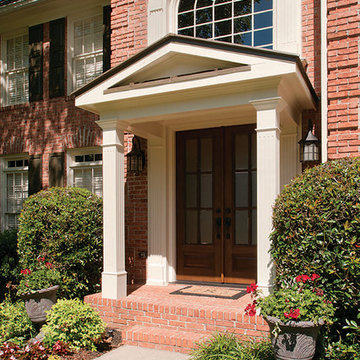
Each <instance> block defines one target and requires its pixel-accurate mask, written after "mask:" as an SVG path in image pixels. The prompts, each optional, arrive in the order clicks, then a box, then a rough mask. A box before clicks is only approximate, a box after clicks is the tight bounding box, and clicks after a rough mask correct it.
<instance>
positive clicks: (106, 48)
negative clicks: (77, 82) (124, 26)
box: [103, 5, 111, 72]
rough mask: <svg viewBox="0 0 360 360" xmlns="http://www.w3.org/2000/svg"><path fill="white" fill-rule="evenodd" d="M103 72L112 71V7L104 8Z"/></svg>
mask: <svg viewBox="0 0 360 360" xmlns="http://www.w3.org/2000/svg"><path fill="white" fill-rule="evenodd" d="M103 24H104V35H103V71H104V72H105V71H106V70H109V69H110V66H111V63H110V61H111V6H110V5H108V6H104V7H103Z"/></svg>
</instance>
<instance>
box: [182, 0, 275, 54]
mask: <svg viewBox="0 0 360 360" xmlns="http://www.w3.org/2000/svg"><path fill="white" fill-rule="evenodd" d="M178 33H179V34H181V35H187V36H194V37H198V38H203V39H214V40H219V41H225V42H230V43H235V44H242V45H249V46H256V47H264V48H269V49H272V48H273V0H180V3H179V9H178Z"/></svg>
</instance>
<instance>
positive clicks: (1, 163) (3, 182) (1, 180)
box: [0, 154, 29, 230]
mask: <svg viewBox="0 0 360 360" xmlns="http://www.w3.org/2000/svg"><path fill="white" fill-rule="evenodd" d="M17 160H28V161H29V155H28V154H17V155H7V156H3V157H2V158H1V159H0V186H1V203H0V205H1V214H0V220H1V230H5V229H6V228H8V225H7V219H6V218H7V216H6V215H7V213H8V211H7V195H8V194H7V175H8V174H9V173H25V172H27V173H28V175H29V166H22V167H14V168H9V167H8V161H17ZM28 181H29V176H28Z"/></svg>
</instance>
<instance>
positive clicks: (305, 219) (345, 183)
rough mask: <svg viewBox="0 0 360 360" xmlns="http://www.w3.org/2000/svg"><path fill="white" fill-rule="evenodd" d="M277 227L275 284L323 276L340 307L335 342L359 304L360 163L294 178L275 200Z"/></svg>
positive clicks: (349, 161) (319, 168)
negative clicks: (303, 275)
mask: <svg viewBox="0 0 360 360" xmlns="http://www.w3.org/2000/svg"><path fill="white" fill-rule="evenodd" d="M273 227H274V232H273V233H272V234H271V253H272V256H273V258H274V261H275V265H276V282H277V284H278V285H279V284H280V283H282V282H289V281H291V280H292V279H294V278H295V276H296V275H298V274H312V273H316V274H319V275H320V276H321V284H319V286H321V288H322V289H323V290H324V292H325V294H326V295H327V296H328V297H329V300H331V301H332V302H333V304H334V306H335V307H336V313H335V319H334V320H335V323H334V325H333V326H332V327H331V332H330V337H332V338H333V339H336V338H337V337H338V334H344V331H343V326H344V325H345V319H348V320H350V321H351V320H354V318H355V316H356V314H357V309H358V307H359V300H360V298H359V288H360V256H359V255H360V247H359V236H360V159H359V158H352V159H342V160H337V161H331V162H327V163H325V164H322V165H319V166H316V167H314V168H312V169H309V170H307V171H305V172H304V173H303V174H301V175H300V176H298V177H297V178H295V179H294V180H293V181H292V182H291V183H290V184H289V185H288V186H286V187H285V188H284V189H283V191H282V192H281V194H280V196H279V197H278V198H277V200H276V203H275V206H274V213H273ZM328 341H329V339H328Z"/></svg>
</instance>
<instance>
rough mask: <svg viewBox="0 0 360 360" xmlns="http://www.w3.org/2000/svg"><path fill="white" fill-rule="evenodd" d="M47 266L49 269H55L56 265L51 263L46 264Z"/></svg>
mask: <svg viewBox="0 0 360 360" xmlns="http://www.w3.org/2000/svg"><path fill="white" fill-rule="evenodd" d="M45 266H46V267H47V268H48V269H52V268H53V267H54V265H53V264H51V263H49V262H47V263H46V264H45Z"/></svg>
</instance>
